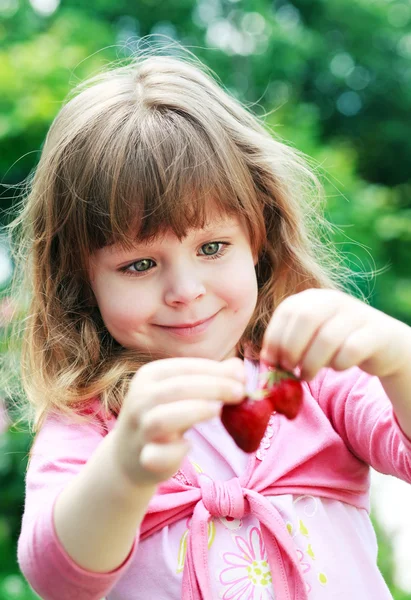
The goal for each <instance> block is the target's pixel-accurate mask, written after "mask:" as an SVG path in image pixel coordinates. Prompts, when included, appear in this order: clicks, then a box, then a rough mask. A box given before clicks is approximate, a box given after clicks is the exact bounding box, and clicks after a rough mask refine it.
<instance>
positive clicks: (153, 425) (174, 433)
mask: <svg viewBox="0 0 411 600" xmlns="http://www.w3.org/2000/svg"><path fill="white" fill-rule="evenodd" d="M221 408H222V404H221V402H215V401H207V400H184V401H181V402H173V403H171V404H160V405H158V406H155V407H154V408H152V409H151V410H149V411H148V412H147V413H145V414H144V415H143V417H142V419H141V422H140V431H141V435H142V440H143V443H147V442H160V443H165V442H170V441H174V440H175V439H178V438H180V437H181V436H182V434H183V433H184V432H185V431H187V430H188V429H190V427H193V425H195V424H196V423H199V422H200V421H206V420H208V419H212V418H214V417H216V416H218V415H219V414H220V412H221Z"/></svg>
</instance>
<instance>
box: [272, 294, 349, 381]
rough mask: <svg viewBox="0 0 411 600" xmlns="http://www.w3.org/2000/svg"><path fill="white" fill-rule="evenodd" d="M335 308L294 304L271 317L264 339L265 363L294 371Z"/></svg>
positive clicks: (321, 304)
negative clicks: (266, 361)
mask: <svg viewBox="0 0 411 600" xmlns="http://www.w3.org/2000/svg"><path fill="white" fill-rule="evenodd" d="M336 311H337V307H336V306H335V305H332V304H330V305H326V306H324V305H323V303H322V302H321V303H317V304H316V305H315V306H311V305H308V306H307V305H306V302H305V305H302V304H301V298H300V301H299V302H298V303H296V302H295V300H293V302H292V303H291V302H290V304H289V305H288V307H287V306H286V307H285V308H284V309H283V310H282V311H281V312H279V313H278V314H276V313H274V316H273V320H272V324H271V328H270V330H268V331H267V336H266V354H267V357H268V359H267V360H268V362H271V364H274V365H281V366H282V367H284V368H286V369H290V370H292V369H294V368H295V367H296V366H297V365H298V364H299V362H300V360H301V359H302V357H303V355H304V353H305V352H306V350H307V348H308V346H309V344H310V342H311V340H312V339H313V337H314V336H315V334H316V332H317V331H318V330H319V328H320V327H321V326H322V325H323V324H324V323H325V322H326V321H327V320H328V319H330V318H332V316H333V315H334V314H335V313H336Z"/></svg>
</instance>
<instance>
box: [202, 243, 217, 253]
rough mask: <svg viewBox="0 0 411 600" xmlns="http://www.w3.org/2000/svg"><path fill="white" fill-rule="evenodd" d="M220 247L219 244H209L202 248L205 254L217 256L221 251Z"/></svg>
mask: <svg viewBox="0 0 411 600" xmlns="http://www.w3.org/2000/svg"><path fill="white" fill-rule="evenodd" d="M219 245H220V244H219V242H210V243H209V244H204V246H202V249H203V252H204V254H205V255H207V256H210V255H211V254H215V253H216V252H218V250H219Z"/></svg>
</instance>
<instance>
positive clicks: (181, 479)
mask: <svg viewBox="0 0 411 600" xmlns="http://www.w3.org/2000/svg"><path fill="white" fill-rule="evenodd" d="M173 479H177V481H179V482H180V483H182V484H184V485H188V486H192V483H191V482H190V481H188V479H187V477H186V476H185V475H184V473H183V471H181V470H180V469H179V470H178V471H177V473H174V475H173Z"/></svg>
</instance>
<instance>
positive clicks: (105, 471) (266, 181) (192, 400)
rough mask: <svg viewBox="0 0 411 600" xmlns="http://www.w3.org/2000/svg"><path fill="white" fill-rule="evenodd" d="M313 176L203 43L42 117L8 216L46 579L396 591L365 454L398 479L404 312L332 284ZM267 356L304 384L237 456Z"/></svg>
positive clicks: (37, 575)
mask: <svg viewBox="0 0 411 600" xmlns="http://www.w3.org/2000/svg"><path fill="white" fill-rule="evenodd" d="M315 187H316V180H315V178H314V176H313V175H312V174H311V173H310V170H309V169H308V167H307V166H306V164H305V163H304V161H303V159H302V158H301V157H299V156H298V155H297V153H296V152H294V151H293V150H291V149H290V148H288V147H287V146H286V145H284V144H282V143H280V142H278V141H275V140H274V139H273V137H271V136H270V135H269V133H268V132H267V131H266V130H265V129H264V127H263V125H262V124H261V123H259V122H258V120H257V119H256V118H255V117H254V116H253V115H252V114H250V112H248V110H246V109H245V108H244V107H242V106H241V105H240V104H239V103H238V102H237V101H236V100H234V99H233V98H232V97H230V95H229V94H227V93H226V92H225V91H223V89H221V87H219V86H218V84H217V83H216V82H215V81H214V80H213V79H212V77H211V76H210V75H209V74H208V73H207V72H206V70H205V69H204V68H202V67H201V65H200V64H196V63H195V61H190V60H183V59H181V58H176V57H172V56H156V55H148V56H141V57H140V58H136V59H135V60H134V61H133V63H132V64H130V65H129V66H127V67H121V68H117V69H114V70H112V71H109V72H107V73H105V74H103V75H102V76H100V77H98V78H94V79H93V80H92V81H91V82H89V83H88V84H87V85H84V86H82V87H81V88H80V90H78V93H77V94H76V95H74V97H73V98H72V99H71V100H70V101H69V102H68V103H67V104H66V105H65V106H64V107H63V109H62V110H61V112H60V113H59V115H58V116H57V118H56V119H55V121H54V123H53V125H52V127H51V129H50V132H49V134H48V136H47V139H46V142H45V145H44V148H43V152H42V156H41V160H40V163H39V166H38V168H37V171H36V173H35V176H34V179H33V181H32V186H31V191H30V194H29V196H28V198H27V202H26V204H25V207H24V210H23V212H22V213H21V216H20V217H19V219H18V220H17V222H16V225H22V226H23V238H22V239H23V240H26V246H27V253H26V255H25V256H26V257H27V258H26V264H27V265H29V272H28V274H27V275H26V277H30V280H31V282H32V300H31V307H30V311H29V318H28V321H27V330H26V335H25V344H24V352H23V365H24V381H25V388H26V391H27V395H28V397H29V399H30V401H31V402H32V404H33V405H34V407H35V414H36V421H35V427H36V431H37V436H36V439H35V442H34V445H33V448H32V452H31V460H30V464H29V468H28V473H27V491H26V504H25V512H24V517H23V523H22V531H21V536H20V539H19V547H18V557H19V562H20V566H21V569H22V571H23V573H24V574H25V576H26V577H27V579H28V581H29V582H30V584H31V585H32V586H33V588H34V589H35V590H36V591H37V593H38V594H39V595H40V596H41V597H42V598H44V599H46V600H47V599H50V600H74V599H76V600H99V599H100V598H102V597H103V596H105V597H106V598H107V599H109V600H132V599H133V600H134V599H139V600H140V599H145V598H150V597H152V598H157V599H164V600H166V599H167V600H169V599H170V600H171V599H177V598H184V599H193V600H194V599H196V600H200V598H203V599H205V600H211V599H213V598H223V599H225V600H228V599H232V600H246V599H254V600H256V599H257V598H258V599H261V600H263V599H273V598H276V599H277V600H291V599H293V600H294V599H295V600H307V599H309V598H314V599H315V600H323V599H327V600H329V599H330V598H333V599H334V598H335V599H336V598H350V599H351V600H356V599H358V600H359V599H361V600H363V599H364V598H372V599H373V600H383V599H387V598H390V594H389V591H388V589H387V587H386V585H385V583H384V581H383V578H382V576H381V574H380V572H379V570H378V568H377V566H376V555H377V546H376V540H375V535H374V532H373V528H372V526H371V522H370V519H369V515H368V510H369V465H372V466H373V467H374V468H375V469H377V470H379V471H383V472H385V473H390V474H392V475H395V476H397V477H400V478H402V479H404V480H406V481H411V441H410V440H411V396H410V389H411V372H410V369H409V364H410V363H411V330H410V328H409V327H408V326H407V325H405V324H404V323H401V322H399V321H397V320H395V319H393V318H391V317H389V316H387V315H385V314H383V313H381V312H379V311H378V310H375V309H373V308H371V307H370V306H368V305H366V304H365V303H363V302H362V301H360V300H357V299H355V298H353V297H351V296H349V295H348V294H346V293H345V292H344V291H343V289H344V288H343V285H342V283H341V281H343V276H345V273H344V271H342V268H341V265H339V264H337V263H336V261H335V260H334V257H333V254H332V253H331V250H330V248H327V247H326V246H324V247H323V246H321V245H320V243H319V241H318V240H319V239H320V238H321V237H323V236H322V235H321V232H320V231H319V229H318V228H316V227H315V226H316V223H317V224H318V223H320V224H321V223H322V222H321V221H320V219H319V217H318V216H316V213H315V212H314V210H315V205H314V204H313V202H312V201H311V196H312V194H313V193H315ZM338 270H339V271H340V274H341V275H340V276H338V277H337V275H336V273H337V271H338ZM260 359H261V367H264V365H266V364H267V363H268V364H272V365H277V364H280V365H282V366H284V367H285V368H288V369H293V370H295V371H296V373H298V374H300V375H301V377H302V378H303V379H304V380H305V382H304V384H303V385H304V404H303V408H302V410H301V412H300V414H299V415H298V417H297V418H296V419H295V420H294V421H287V420H286V419H285V418H284V417H283V416H280V415H277V414H275V413H274V414H273V415H272V417H271V419H270V423H269V426H268V427H267V430H266V433H265V436H264V438H263V440H262V441H261V444H260V447H259V449H258V451H257V452H255V453H253V454H252V455H247V454H245V453H244V452H242V451H241V450H239V449H238V448H237V446H236V445H235V443H234V441H233V440H232V439H231V437H230V436H229V435H228V433H227V432H226V430H225V429H224V427H223V426H222V424H221V421H220V419H219V414H220V411H221V407H222V404H223V403H238V402H240V401H241V399H242V398H243V397H244V394H245V392H246V390H252V389H254V388H255V387H256V386H257V385H258V375H259V370H260V368H261V367H260Z"/></svg>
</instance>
